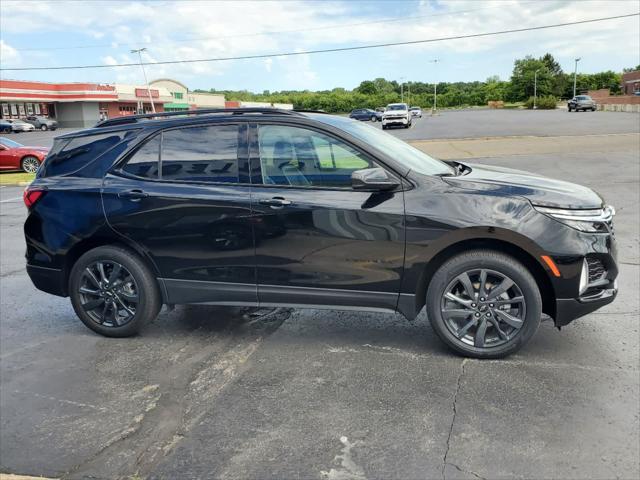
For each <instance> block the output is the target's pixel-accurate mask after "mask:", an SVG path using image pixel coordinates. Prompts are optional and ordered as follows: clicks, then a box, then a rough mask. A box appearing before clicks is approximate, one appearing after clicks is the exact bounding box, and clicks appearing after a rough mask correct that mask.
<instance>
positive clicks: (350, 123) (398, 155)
mask: <svg viewBox="0 0 640 480" xmlns="http://www.w3.org/2000/svg"><path fill="white" fill-rule="evenodd" d="M308 116H309V117H311V118H313V119H314V120H317V121H319V122H323V123H326V124H328V125H332V126H334V127H337V128H340V129H342V130H344V131H345V132H347V133H348V134H351V135H353V136H354V137H356V138H357V139H358V140H360V141H362V142H364V143H366V144H368V145H371V146H372V147H374V148H375V149H377V150H379V151H380V152H382V153H384V154H385V155H388V156H389V157H390V158H393V159H394V160H395V161H396V162H398V163H399V164H401V165H404V166H405V167H406V168H407V169H411V170H415V171H416V172H418V173H422V174H423V175H439V174H447V173H448V174H451V173H455V172H454V170H453V168H451V167H450V166H449V165H447V164H446V163H444V162H441V161H440V160H436V159H434V158H431V157H430V156H429V155H427V154H426V153H424V152H422V151H421V150H418V149H417V148H415V147H412V146H411V145H409V144H408V143H406V142H403V141H402V140H400V139H399V138H397V137H394V136H393V135H389V134H388V133H386V132H383V131H382V130H379V129H377V128H375V127H372V126H371V125H367V124H366V123H363V122H356V121H354V120H351V119H348V118H344V117H337V116H335V115H326V114H308Z"/></svg>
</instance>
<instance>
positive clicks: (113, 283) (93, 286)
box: [78, 260, 139, 327]
mask: <svg viewBox="0 0 640 480" xmlns="http://www.w3.org/2000/svg"><path fill="white" fill-rule="evenodd" d="M78 293H79V294H80V304H81V306H82V308H83V309H84V311H85V312H86V313H87V315H89V317H90V318H91V320H93V321H94V322H96V323H97V324H99V325H102V326H105V327H122V326H123V325H126V324H127V323H129V322H130V321H131V320H132V319H133V317H134V316H135V314H136V308H137V305H138V301H139V297H138V286H137V284H136V281H135V279H134V278H133V276H132V275H131V273H130V272H129V271H128V270H127V269H126V268H125V267H124V266H123V265H121V264H119V263H117V262H114V261H110V260H99V261H97V262H93V263H92V264H90V265H88V266H87V267H86V268H85V269H84V271H83V272H82V276H81V279H80V286H79V288H78Z"/></svg>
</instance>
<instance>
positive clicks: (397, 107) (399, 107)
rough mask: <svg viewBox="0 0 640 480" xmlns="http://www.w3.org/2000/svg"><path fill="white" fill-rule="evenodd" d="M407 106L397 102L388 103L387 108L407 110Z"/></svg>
mask: <svg viewBox="0 0 640 480" xmlns="http://www.w3.org/2000/svg"><path fill="white" fill-rule="evenodd" d="M406 109H407V106H406V105H402V104H401V103H397V104H395V105H393V104H392V105H387V110H406Z"/></svg>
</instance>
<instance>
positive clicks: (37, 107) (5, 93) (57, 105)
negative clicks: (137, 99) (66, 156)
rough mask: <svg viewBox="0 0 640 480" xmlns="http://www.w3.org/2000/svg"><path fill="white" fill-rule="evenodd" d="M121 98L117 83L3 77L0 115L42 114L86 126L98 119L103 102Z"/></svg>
mask: <svg viewBox="0 0 640 480" xmlns="http://www.w3.org/2000/svg"><path fill="white" fill-rule="evenodd" d="M117 100H118V97H117V94H116V90H115V87H114V86H113V85H105V84H97V83H46V82H31V81H22V80H0V118H24V117H27V116H30V115H42V116H45V117H50V118H55V119H56V120H57V121H58V123H59V125H60V126H61V127H80V128H82V127H88V126H91V125H93V124H95V123H96V121H97V120H98V118H99V105H100V104H102V103H104V104H108V103H111V102H116V101H117Z"/></svg>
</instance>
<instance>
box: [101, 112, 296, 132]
mask: <svg viewBox="0 0 640 480" xmlns="http://www.w3.org/2000/svg"><path fill="white" fill-rule="evenodd" d="M216 113H230V114H232V115H240V114H244V113H265V114H271V115H300V114H299V113H298V112H296V111H294V110H283V109H281V108H271V107H246V108H245V107H241V108H203V109H200V110H179V111H176V112H159V113H144V114H140V115H126V116H123V117H115V118H109V119H107V120H103V121H102V122H98V123H97V124H96V125H95V127H96V128H101V127H111V126H114V125H124V124H127V123H137V122H138V121H140V120H152V119H155V118H166V117H180V116H190V115H212V114H216Z"/></svg>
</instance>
